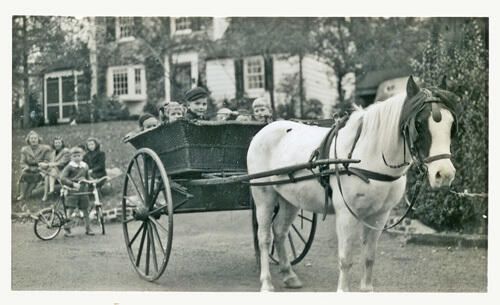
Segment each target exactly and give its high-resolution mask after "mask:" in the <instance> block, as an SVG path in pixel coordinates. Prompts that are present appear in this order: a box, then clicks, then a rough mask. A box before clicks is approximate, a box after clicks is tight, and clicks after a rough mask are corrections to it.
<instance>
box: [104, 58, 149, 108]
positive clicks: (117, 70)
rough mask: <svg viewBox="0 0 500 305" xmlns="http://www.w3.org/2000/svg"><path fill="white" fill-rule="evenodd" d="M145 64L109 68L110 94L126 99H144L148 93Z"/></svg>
mask: <svg viewBox="0 0 500 305" xmlns="http://www.w3.org/2000/svg"><path fill="white" fill-rule="evenodd" d="M145 78H146V72H145V69H144V66H142V65H139V66H121V67H110V68H108V96H113V95H115V96H118V97H120V98H121V99H125V100H143V99H144V98H145V93H146V81H145Z"/></svg>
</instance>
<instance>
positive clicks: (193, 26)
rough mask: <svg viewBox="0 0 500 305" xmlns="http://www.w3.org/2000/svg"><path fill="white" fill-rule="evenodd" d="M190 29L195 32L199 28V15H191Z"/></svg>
mask: <svg viewBox="0 0 500 305" xmlns="http://www.w3.org/2000/svg"><path fill="white" fill-rule="evenodd" d="M190 22H191V31H193V32H196V31H200V30H201V18H200V17H191V18H190Z"/></svg>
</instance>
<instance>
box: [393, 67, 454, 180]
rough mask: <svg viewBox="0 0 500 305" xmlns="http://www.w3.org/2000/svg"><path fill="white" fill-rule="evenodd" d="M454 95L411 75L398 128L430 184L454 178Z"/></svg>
mask: <svg viewBox="0 0 500 305" xmlns="http://www.w3.org/2000/svg"><path fill="white" fill-rule="evenodd" d="M457 100H458V98H457V96H456V95H454V94H453V93H451V92H449V91H446V90H444V89H439V88H435V87H431V88H419V86H418V85H417V84H416V83H415V81H414V80H413V77H411V76H410V78H409V79H408V83H407V86H406V100H405V102H404V105H403V109H402V111H401V118H400V123H399V125H400V128H401V131H402V133H403V136H404V138H405V140H406V143H407V144H408V146H409V148H410V153H411V155H412V158H413V160H414V162H416V163H417V166H419V167H420V168H422V169H424V170H426V171H427V176H428V179H429V184H430V186H431V188H433V189H437V188H441V187H449V186H450V185H451V183H452V181H453V179H454V178H455V167H454V166H453V163H452V162H451V159H450V158H451V152H450V146H451V139H452V137H453V135H454V134H455V133H456V130H457V126H456V125H457V117H456V105H457V103H456V102H457Z"/></svg>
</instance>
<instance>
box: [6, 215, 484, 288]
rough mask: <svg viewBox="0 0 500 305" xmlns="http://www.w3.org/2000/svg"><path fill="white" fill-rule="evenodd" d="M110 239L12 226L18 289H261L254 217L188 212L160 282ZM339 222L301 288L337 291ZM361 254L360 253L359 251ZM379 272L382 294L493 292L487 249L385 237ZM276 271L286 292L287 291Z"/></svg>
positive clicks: (114, 233)
mask: <svg viewBox="0 0 500 305" xmlns="http://www.w3.org/2000/svg"><path fill="white" fill-rule="evenodd" d="M107 228H108V234H107V235H105V236H102V235H96V236H94V237H89V236H86V235H84V234H83V231H80V232H78V231H77V232H76V235H77V236H75V237H74V238H64V237H63V236H62V234H60V236H58V237H57V238H56V239H55V240H52V241H48V242H43V241H40V240H38V239H37V238H36V237H35V235H34V234H33V230H32V224H20V223H13V224H12V290H65V291H67V290H78V291H89V290H97V291H103V290H106V291H110V290H111V291H124V290H126V291H218V292H220V291H258V289H259V280H258V279H259V275H258V271H257V267H256V261H255V256H254V250H253V242H252V231H251V223H250V212H249V211H239V212H216V213H204V214H184V215H175V217H174V243H173V248H172V254H171V256H170V262H169V264H168V266H167V269H166V272H165V273H164V274H163V276H162V277H161V278H160V279H159V280H158V281H157V282H155V283H149V282H145V281H143V280H141V279H140V278H139V277H138V276H137V275H136V274H135V272H134V271H133V268H132V266H131V263H130V261H129V258H128V255H127V252H126V249H125V246H124V242H123V236H122V229H121V226H120V225H118V224H110V225H109V226H108V227H107ZM332 228H334V220H333V217H329V218H328V219H327V220H326V221H325V222H321V221H320V222H319V226H318V232H317V237H316V238H315V241H314V243H313V246H312V248H311V250H310V252H309V254H308V255H307V256H306V258H305V259H304V261H303V262H301V263H300V264H299V265H297V266H296V267H295V270H296V273H297V274H298V275H299V276H300V277H301V279H302V281H303V282H304V287H303V288H302V289H299V290H298V291H335V290H336V285H337V276H338V270H337V246H336V237H335V233H334V231H333V229H332ZM358 252H359V251H358ZM377 254H378V258H377V260H376V263H375V270H374V278H375V280H374V286H375V290H376V291H387V292H459V291H461V292H483V291H486V287H487V251H486V250H485V249H477V248H448V247H435V246H421V245H404V244H403V243H402V242H401V240H400V238H397V237H391V236H388V235H383V236H382V238H381V241H380V244H379V248H378V251H377ZM353 269H354V273H353V276H352V287H353V288H354V290H357V289H359V279H360V272H361V268H360V265H359V264H356V265H355V266H354V267H353ZM277 271H278V270H277V266H273V267H272V275H273V276H274V278H273V281H274V285H275V287H276V289H277V290H278V291H288V290H286V289H284V288H283V286H282V284H281V282H280V278H279V274H278V272H277Z"/></svg>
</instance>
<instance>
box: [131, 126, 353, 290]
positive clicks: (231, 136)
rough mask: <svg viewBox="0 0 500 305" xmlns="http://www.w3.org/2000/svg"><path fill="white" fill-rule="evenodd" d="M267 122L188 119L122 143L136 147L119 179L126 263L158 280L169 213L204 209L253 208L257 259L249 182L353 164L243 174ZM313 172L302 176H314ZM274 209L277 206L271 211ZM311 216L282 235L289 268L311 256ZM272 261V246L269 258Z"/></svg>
mask: <svg viewBox="0 0 500 305" xmlns="http://www.w3.org/2000/svg"><path fill="white" fill-rule="evenodd" d="M264 126H265V125H264V124H261V123H257V122H237V121H226V122H212V121H197V122H188V121H185V120H179V121H176V122H173V123H171V124H166V125H160V126H157V127H155V128H152V129H149V130H146V131H143V132H141V133H138V134H136V135H134V136H131V137H128V138H126V139H124V141H125V142H127V143H130V144H132V145H133V146H134V147H135V148H136V149H137V150H136V153H135V155H134V156H133V157H132V159H131V161H130V163H129V165H128V168H127V172H126V175H125V181H124V187H123V200H122V224H123V233H124V238H125V244H126V247H127V250H128V254H129V258H130V260H131V262H132V264H133V266H134V268H135V270H136V271H137V273H138V274H139V275H140V276H141V277H142V278H144V279H146V280H148V281H154V280H156V279H158V278H159V277H160V276H161V275H162V274H163V272H164V271H165V268H166V267H167V263H168V260H169V256H170V252H171V249H172V241H173V231H174V215H175V214H178V213H194V212H209V211H231V210H246V209H252V211H253V213H252V214H253V221H252V224H253V233H254V247H255V250H256V252H257V257H259V246H258V242H257V222H256V217H255V208H254V207H253V203H252V198H251V195H250V188H249V183H251V181H252V180H254V179H258V178H263V177H269V176H273V175H288V174H292V173H294V172H296V171H298V170H301V169H311V172H312V169H314V168H316V167H317V166H319V165H325V164H333V163H344V164H347V163H352V162H359V161H355V160H332V159H327V160H314V161H309V162H305V163H302V164H296V165H292V166H287V167H283V168H278V169H275V170H271V171H266V172H261V173H254V174H247V172H246V170H247V169H246V156H247V150H248V147H249V145H250V141H251V140H252V138H253V136H254V135H255V134H256V133H257V132H258V131H259V130H260V129H261V128H263V127H264ZM318 176H319V174H317V173H316V174H312V175H310V176H309V177H305V178H304V179H312V178H315V177H318ZM278 212H279V208H276V209H275V213H278ZM316 223H317V215H316V214H314V213H311V212H307V211H302V210H301V211H300V212H299V217H297V218H296V220H295V222H294V223H293V225H292V227H291V230H290V234H289V236H288V241H289V242H288V247H289V249H288V250H289V251H288V253H290V255H291V257H290V260H291V262H292V264H297V263H299V262H300V261H301V260H302V259H303V258H304V257H305V255H306V254H307V252H308V251H309V249H310V247H311V244H312V242H313V239H314V234H315V230H316ZM269 255H270V257H271V259H272V260H273V261H277V257H276V255H275V253H274V247H272V249H271V251H270V253H269Z"/></svg>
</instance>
